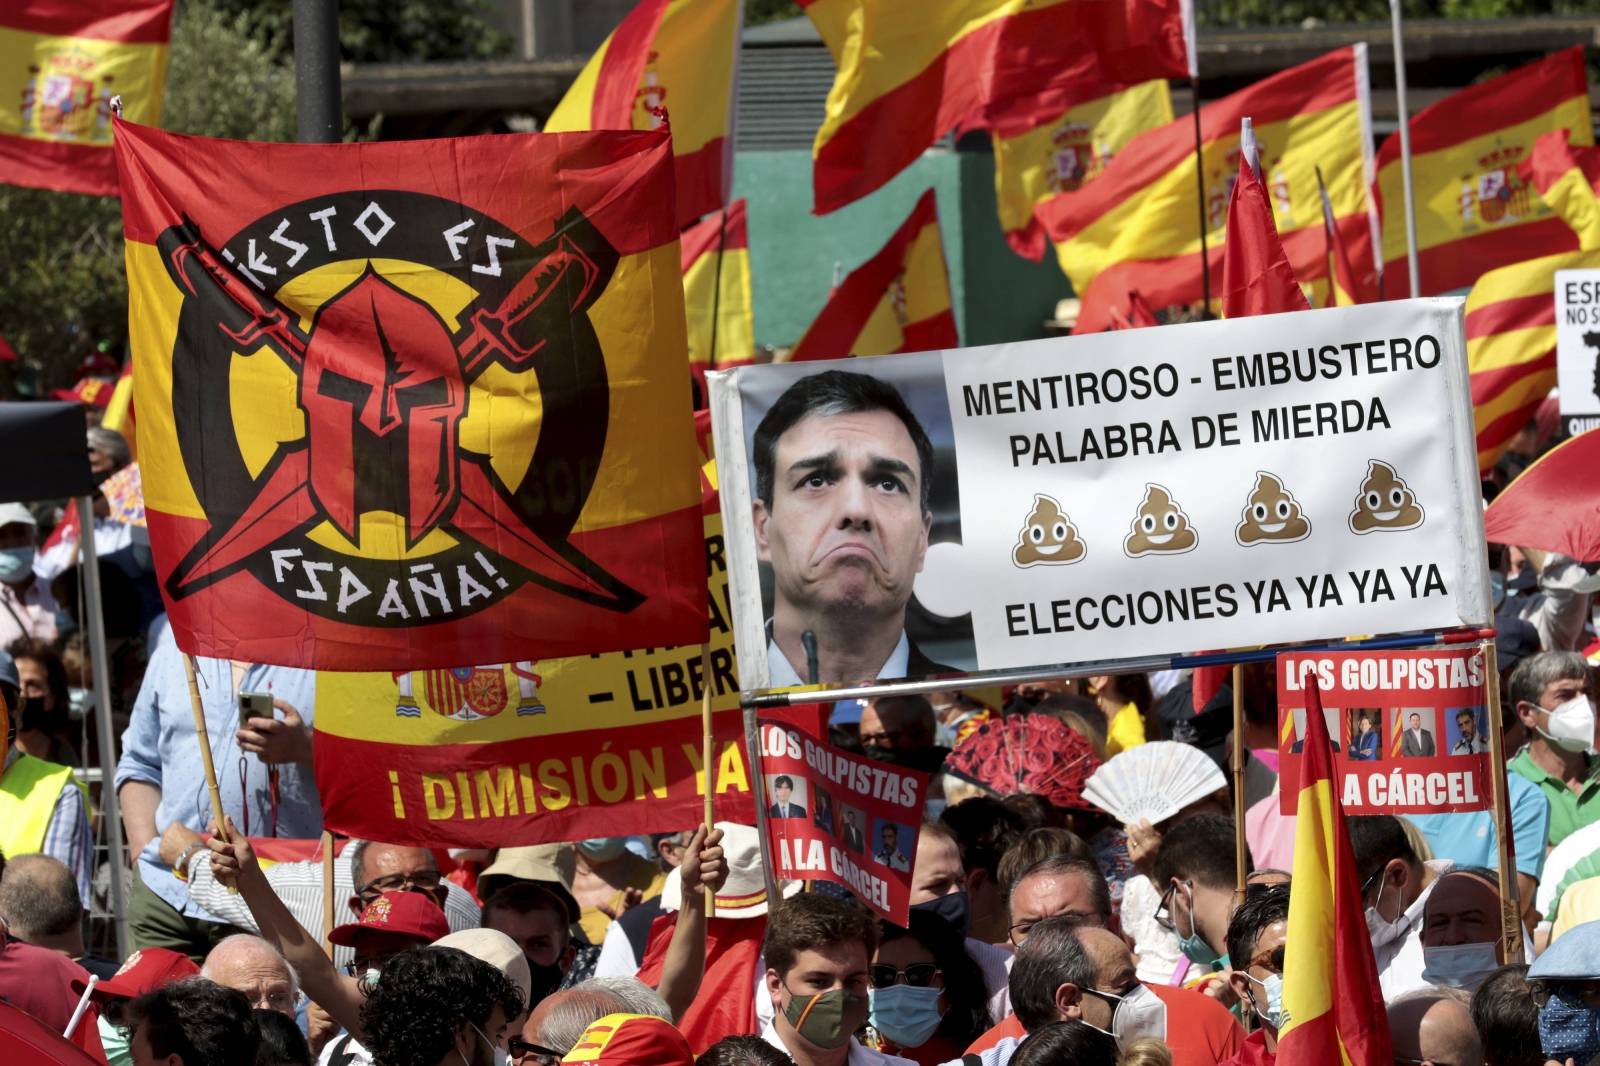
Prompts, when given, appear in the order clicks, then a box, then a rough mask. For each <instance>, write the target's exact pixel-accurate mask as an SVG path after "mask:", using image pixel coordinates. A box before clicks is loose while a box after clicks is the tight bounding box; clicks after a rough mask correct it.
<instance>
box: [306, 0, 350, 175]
mask: <svg viewBox="0 0 1600 1066" xmlns="http://www.w3.org/2000/svg"><path fill="white" fill-rule="evenodd" d="M293 18H294V97H295V113H296V128H295V133H296V136H297V138H298V139H299V140H300V142H301V143H302V144H337V143H338V142H339V141H340V139H341V138H342V137H343V135H344V109H343V101H342V100H341V99H340V85H339V0H294V15H293Z"/></svg>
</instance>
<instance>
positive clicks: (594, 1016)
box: [538, 981, 628, 1055]
mask: <svg viewBox="0 0 1600 1066" xmlns="http://www.w3.org/2000/svg"><path fill="white" fill-rule="evenodd" d="M549 1002H550V1007H549V1008H548V1009H547V1010H545V1011H544V1013H543V1015H542V1016H541V1018H540V1021H539V1032H538V1041H539V1043H541V1044H543V1045H544V1046H545V1047H547V1048H549V1049H550V1050H551V1051H559V1052H560V1053H561V1054H563V1055H565V1054H566V1053H567V1052H569V1051H571V1050H572V1049H573V1048H574V1047H576V1046H577V1043H578V1041H579V1040H580V1039H582V1038H583V1031H584V1030H585V1029H587V1028H589V1026H591V1025H593V1024H594V1023H595V1022H597V1021H599V1020H600V1019H601V1018H604V1017H605V1016H606V1015H608V1014H617V1013H621V1012H624V1011H627V1010H628V1005H627V1004H626V1003H624V1002H622V1000H620V999H618V998H617V997H616V996H615V995H613V994H612V993H610V992H608V991H606V990H605V989H603V988H599V987H595V986H594V982H593V981H584V982H582V983H581V984H578V985H575V986H573V987H572V988H570V989H567V990H566V991H565V992H557V993H556V994H555V995H553V996H551V997H550V1000H549ZM541 1006H542V1005H541Z"/></svg>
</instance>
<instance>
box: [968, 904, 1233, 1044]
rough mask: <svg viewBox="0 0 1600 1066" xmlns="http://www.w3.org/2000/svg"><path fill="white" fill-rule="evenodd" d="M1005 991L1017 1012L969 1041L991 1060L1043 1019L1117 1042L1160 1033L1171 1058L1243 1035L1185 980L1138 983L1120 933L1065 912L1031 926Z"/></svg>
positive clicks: (1224, 1013)
mask: <svg viewBox="0 0 1600 1066" xmlns="http://www.w3.org/2000/svg"><path fill="white" fill-rule="evenodd" d="M1025 959H1026V960H1029V961H1028V962H1027V963H1026V964H1025V963H1024V960H1025ZM1011 995H1012V999H1013V1005H1014V1006H1015V1008H1016V1013H1015V1014H1013V1015H1012V1016H1011V1017H1010V1018H1007V1019H1006V1020H1005V1021H1003V1022H1001V1023H1000V1024H999V1025H997V1026H995V1027H994V1028H993V1029H991V1030H989V1031H988V1032H987V1033H985V1034H984V1035H983V1037H982V1038H980V1039H979V1040H978V1041H976V1042H975V1043H974V1044H973V1045H972V1046H971V1047H970V1048H968V1049H967V1051H968V1053H969V1054H979V1055H983V1056H985V1057H984V1059H983V1061H984V1062H985V1063H986V1064H992V1066H998V1064H999V1063H1003V1062H1005V1061H1007V1060H1008V1059H1009V1057H1010V1056H1009V1053H1005V1054H1002V1055H997V1056H994V1057H992V1058H991V1057H989V1053H990V1052H991V1051H1004V1049H1005V1048H1007V1047H1008V1046H1009V1047H1015V1046H1016V1044H1017V1043H1020V1042H1021V1040H1022V1039H1023V1037H1025V1036H1026V1035H1027V1034H1028V1033H1031V1032H1033V1031H1034V1030H1035V1029H1038V1028H1039V1027H1040V1026H1042V1025H1045V1024H1048V1023H1049V1022H1057V1021H1069V1020H1072V1019H1077V1020H1078V1021H1082V1022H1085V1023H1087V1024H1089V1025H1092V1026H1093V1027H1094V1028H1096V1029H1099V1030H1101V1031H1102V1032H1105V1033H1108V1034H1110V1035H1111V1036H1112V1037H1114V1038H1115V1039H1116V1041H1117V1043H1118V1045H1119V1046H1121V1047H1127V1046H1128V1045H1129V1044H1131V1043H1133V1042H1134V1041H1135V1040H1140V1039H1144V1038H1150V1039H1154V1040H1159V1041H1161V1042H1162V1043H1164V1044H1166V1045H1167V1047H1168V1049H1169V1050H1170V1051H1171V1052H1172V1063H1173V1066H1212V1064H1214V1063H1216V1062H1217V1061H1218V1060H1220V1059H1225V1058H1227V1057H1229V1056H1230V1055H1233V1054H1235V1053H1236V1052H1237V1051H1238V1050H1239V1048H1240V1047H1242V1046H1243V1043H1244V1030H1243V1029H1241V1028H1240V1027H1239V1023H1238V1022H1236V1021H1234V1019H1233V1016H1232V1015H1231V1014H1229V1013H1228V1010H1227V1008H1226V1007H1224V1006H1222V1004H1220V1003H1218V1002H1217V1001H1216V1000H1214V999H1212V998H1210V997H1208V996H1203V995H1201V994H1200V993H1198V992H1192V991H1190V990H1189V989H1186V988H1173V987H1172V986H1170V985H1147V984H1144V983H1143V982H1141V981H1140V980H1139V978H1138V974H1137V973H1136V972H1135V967H1134V962H1133V952H1132V951H1130V950H1129V948H1128V945H1127V942H1126V941H1124V940H1123V939H1122V938H1121V937H1120V936H1117V935H1116V934H1115V933H1113V932H1111V931H1110V930H1108V929H1105V928H1102V927H1101V926H1098V925H1086V924H1083V923H1082V922H1081V921H1077V920H1074V919H1073V918H1071V917H1068V916H1065V915H1063V916H1060V917H1056V918H1045V919H1043V920H1041V921H1039V922H1038V923H1036V924H1035V925H1034V926H1033V928H1032V929H1031V930H1030V931H1029V933H1028V939H1027V942H1026V943H1025V944H1024V945H1023V946H1022V947H1021V948H1019V949H1018V950H1017V959H1016V962H1014V963H1013V964H1012V970H1011ZM1024 1000H1026V1002H1024Z"/></svg>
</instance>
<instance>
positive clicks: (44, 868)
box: [0, 854, 83, 940]
mask: <svg viewBox="0 0 1600 1066" xmlns="http://www.w3.org/2000/svg"><path fill="white" fill-rule="evenodd" d="M0 917H4V918H5V920H6V921H8V922H10V923H11V931H12V932H13V933H15V934H16V935H17V936H20V937H21V938H22V939H24V940H34V939H37V938H40V937H55V936H62V935H64V934H66V933H70V932H71V931H72V929H73V927H75V926H76V925H77V924H78V923H79V922H81V921H83V901H82V899H80V898H79V896H78V882H77V881H76V880H75V879H74V878H73V876H72V870H71V869H69V868H68V867H67V865H66V864H65V863H63V862H62V861H61V860H60V859H57V858H54V857H53V856H50V855H43V854H38V855H18V856H17V857H16V858H14V859H12V860H11V861H10V862H8V863H7V864H6V866H5V877H4V878H0Z"/></svg>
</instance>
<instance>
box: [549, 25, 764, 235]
mask: <svg viewBox="0 0 1600 1066" xmlns="http://www.w3.org/2000/svg"><path fill="white" fill-rule="evenodd" d="M743 18H744V7H743V5H742V4H741V3H740V2H739V0H639V4H638V6H637V7H635V8H634V9H633V10H632V11H631V12H629V14H628V17H627V18H625V19H623V20H622V23H621V25H619V26H618V27H617V28H616V29H615V30H613V31H612V32H611V35H610V36H609V37H607V38H606V39H605V40H604V41H603V42H601V44H600V47H599V48H598V49H597V50H596V51H595V53H594V55H593V56H591V57H590V59H589V62H588V63H587V64H585V65H584V68H583V70H582V71H581V72H580V73H579V74H578V79H577V80H576V81H574V82H573V83H572V87H571V88H570V89H568V90H567V95H566V96H564V97H562V98H561V102H560V103H559V104H557V105H556V109H555V111H553V112H552V113H551V115H550V119H549V121H548V122H546V123H545V127H544V128H545V130H546V132H549V133H565V132H571V131H578V130H653V129H656V128H657V127H659V126H662V125H666V126H669V127H670V129H671V133H672V154H673V161H674V163H675V169H676V170H677V174H678V194H677V195H678V215H677V218H678V226H679V228H682V227H684V226H687V225H689V224H690V223H691V222H693V221H694V220H695V219H697V218H699V217H700V216H701V215H707V214H710V213H711V212H712V211H716V210H718V209H719V208H721V207H722V205H723V204H725V203H727V202H728V191H729V189H730V188H731V187H732V183H733V106H734V104H733V83H734V70H735V66H736V63H737V61H738V49H739V28H740V26H741V25H742V24H743Z"/></svg>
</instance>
